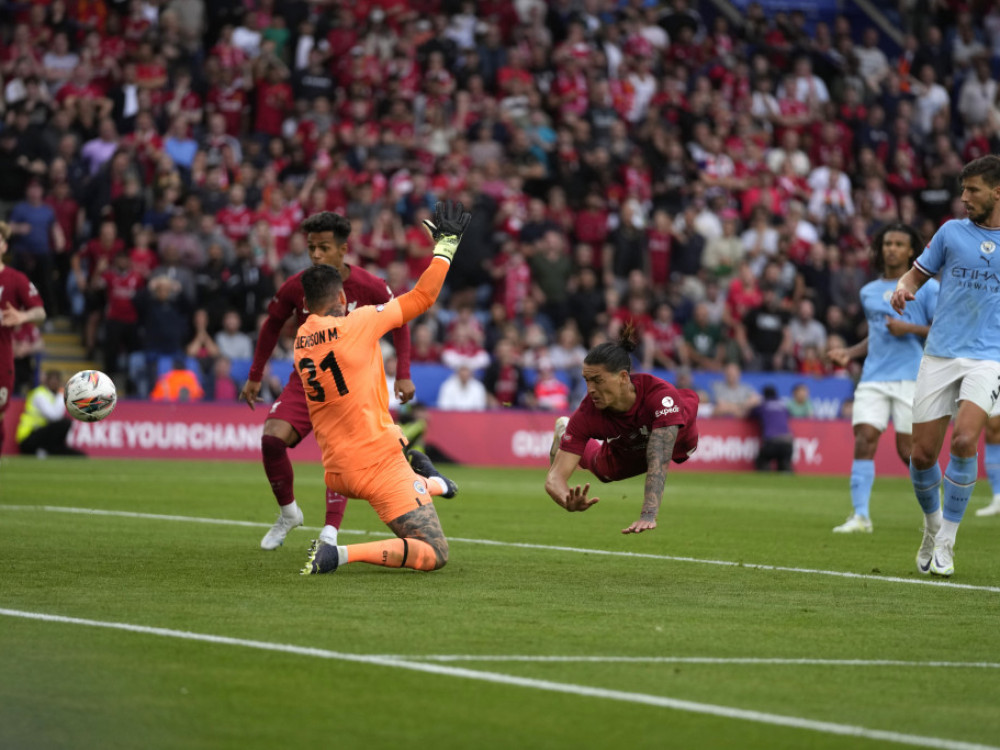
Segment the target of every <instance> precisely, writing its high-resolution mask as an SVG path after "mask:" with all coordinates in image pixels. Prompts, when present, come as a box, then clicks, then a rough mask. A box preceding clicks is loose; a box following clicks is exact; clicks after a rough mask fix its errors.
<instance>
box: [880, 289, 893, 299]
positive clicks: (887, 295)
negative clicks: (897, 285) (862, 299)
mask: <svg viewBox="0 0 1000 750" xmlns="http://www.w3.org/2000/svg"><path fill="white" fill-rule="evenodd" d="M893 291H895V290H893V289H886V290H885V291H884V292H882V301H883V302H888V301H889V300H891V299H892V293H893Z"/></svg>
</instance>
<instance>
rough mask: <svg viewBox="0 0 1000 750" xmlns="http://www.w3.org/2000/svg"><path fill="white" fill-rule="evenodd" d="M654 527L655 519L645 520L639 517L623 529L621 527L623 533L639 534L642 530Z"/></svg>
mask: <svg viewBox="0 0 1000 750" xmlns="http://www.w3.org/2000/svg"><path fill="white" fill-rule="evenodd" d="M655 528H656V520H655V519H654V520H652V521H645V520H643V519H641V518H640V519H639V520H638V521H633V522H632V524H631V525H630V526H629V527H628V528H625V529H622V533H623V534H641V533H642V532H644V531H652V530H653V529H655Z"/></svg>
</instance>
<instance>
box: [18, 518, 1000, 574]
mask: <svg viewBox="0 0 1000 750" xmlns="http://www.w3.org/2000/svg"><path fill="white" fill-rule="evenodd" d="M0 510H11V511H44V512H49V513H77V514H81V515H95V516H115V517H118V518H139V519H143V520H150V521H181V522H187V523H208V524H217V525H221V526H250V527H260V528H269V527H270V526H271V524H269V523H259V522H255V521H236V520H229V519H225V518H202V517H198V516H175V515H164V514H159V513H136V512H133V511H124V510H102V509H99V508H73V507H68V506H61V505H4V504H2V503H0ZM300 528H302V529H304V530H307V531H319V529H318V528H317V527H312V526H302V527H300ZM340 533H341V534H364V535H365V536H392V535H391V534H389V533H388V532H370V531H351V530H349V529H341V530H340ZM448 541H449V542H460V543H463V544H482V545H489V546H495V547H514V548H517V549H535V550H543V551H548V552H570V553H573V554H584V555H607V556H611V557H631V558H636V559H644V560H663V561H669V562H685V563H694V564H696V565H718V566H723V567H733V568H744V569H746V570H765V571H772V572H777V573H801V574H805V575H822V576H832V577H835V578H856V579H860V580H864V581H882V582H884V583H906V584H912V585H917V586H938V587H941V588H947V589H963V590H968V591H985V592H989V593H993V594H1000V586H977V585H974V584H970V583H953V582H951V581H937V580H934V579H929V578H901V577H899V576H874V575H867V574H864V573H850V572H847V571H843V570H822V569H819V568H795V567H790V566H785V565H767V564H763V563H744V562H737V561H733V560H706V559H702V558H697V557H680V556H676V555H654V554H651V553H647V552H623V551H618V550H602V549H594V548H590V549H582V548H580V547H564V546H558V545H550V544H531V543H528V542H504V541H499V540H494V539H467V538H463V537H453V536H449V537H448Z"/></svg>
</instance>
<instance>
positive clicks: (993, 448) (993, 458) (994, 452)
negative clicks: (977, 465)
mask: <svg viewBox="0 0 1000 750" xmlns="http://www.w3.org/2000/svg"><path fill="white" fill-rule="evenodd" d="M985 458H986V478H987V479H988V480H989V481H990V491H991V492H992V493H993V495H994V497H995V496H996V495H1000V443H987V444H986V456H985Z"/></svg>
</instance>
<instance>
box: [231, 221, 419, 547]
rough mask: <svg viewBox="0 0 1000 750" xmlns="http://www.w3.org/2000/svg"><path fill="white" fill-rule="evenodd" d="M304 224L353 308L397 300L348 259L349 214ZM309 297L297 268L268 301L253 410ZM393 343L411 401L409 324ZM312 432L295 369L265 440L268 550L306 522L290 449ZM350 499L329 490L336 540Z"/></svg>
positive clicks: (314, 254)
mask: <svg viewBox="0 0 1000 750" xmlns="http://www.w3.org/2000/svg"><path fill="white" fill-rule="evenodd" d="M301 229H302V231H303V232H304V233H305V235H306V243H307V245H308V247H309V255H310V257H311V259H312V262H313V265H327V266H332V267H333V268H336V269H337V270H338V271H339V272H340V275H341V278H342V279H343V287H344V294H345V295H346V296H347V303H346V305H347V311H348V312H350V311H351V310H353V309H354V308H355V306H357V305H378V304H384V303H386V302H388V301H389V300H391V299H392V292H391V291H390V290H389V288H388V287H387V286H386V284H385V282H384V281H383V280H382V279H380V278H378V277H377V276H374V275H372V274H370V273H368V272H367V271H365V270H364V269H363V268H357V267H355V266H351V265H350V264H348V263H347V262H345V260H344V257H345V256H346V254H347V249H348V248H347V238H348V237H349V236H350V234H351V223H350V222H349V221H348V220H347V219H346V218H344V217H343V216H340V215H339V214H335V213H332V212H330V211H323V212H321V213H318V214H314V215H313V216H310V217H309V218H307V219H306V220H305V221H303V222H302V226H301ZM304 299H305V297H304V294H303V291H302V273H298V274H296V275H295V276H292V277H291V278H290V279H288V280H287V281H286V282H285V283H284V284H282V285H281V288H280V289H279V290H278V293H277V294H276V295H275V296H274V298H273V299H272V300H271V302H270V304H269V305H268V308H267V320H266V321H265V322H264V325H263V326H262V327H261V330H260V335H259V336H258V338H257V345H256V348H255V349H254V357H253V364H252V366H251V367H250V374H249V376H248V378H247V382H246V383H245V384H244V386H243V389H242V391H241V392H240V398H241V399H243V400H244V401H246V402H247V404H249V405H250V408H251V409H253V408H254V405H255V404H256V402H257V401H259V400H260V399H259V398H258V396H259V394H260V383H261V378H262V377H263V374H264V365H265V364H266V363H267V360H268V358H269V357H270V356H271V353H272V352H273V351H274V347H275V344H277V342H278V336H279V335H280V333H281V329H282V327H283V326H284V325H285V323H286V322H287V321H288V320H289V319H290V318H292V317H294V318H295V320H296V324H297V325H302V323H303V322H304V321H305V320H306V317H307V316H308V314H309V313H308V310H307V306H306V305H305V303H304ZM393 343H394V345H395V347H396V356H397V370H396V374H397V377H396V385H395V389H394V390H395V392H396V397H397V398H398V399H399V400H400V401H401V402H403V403H406V402H407V401H409V400H410V399H411V398H413V395H414V393H415V392H416V389H415V388H414V386H413V381H412V380H410V330H409V328H408V327H407V326H405V325H403V326H401V327H400V328H398V329H396V330H395V331H394V332H393ZM311 431H312V425H311V424H310V422H309V409H308V407H307V406H306V399H305V394H304V393H303V390H302V380H301V379H300V378H299V376H298V375H297V374H296V373H294V372H293V373H292V374H291V375H290V377H289V379H288V383H287V384H286V385H285V387H284V389H283V390H282V391H281V395H280V396H278V398H277V400H276V401H275V402H274V405H273V406H272V407H271V411H270V413H269V414H268V416H267V419H266V420H265V422H264V434H263V436H262V437H261V441H260V447H261V454H262V458H263V462H264V473H265V474H267V479H268V481H269V482H270V483H271V491H272V492H273V493H274V497H275V500H277V501H278V505H279V507H280V510H279V513H278V520H277V521H275V523H274V525H273V526H272V527H271V529H270V530H269V531H268V532H267V534H265V535H264V538H263V539H262V540H261V542H260V546H261V547H262V548H263V549H267V550H271V549H277V548H278V547H280V546H281V545H282V543H284V541H285V537H286V536H287V534H288V532H289V531H291V530H292V529H293V528H295V527H296V526H300V525H301V524H302V521H303V517H302V511H301V509H300V508H299V506H298V503H296V502H295V493H294V487H293V481H294V472H293V470H292V462H291V460H290V459H289V456H288V449H289V448H294V447H295V446H296V445H298V444H299V443H300V442H301V441H302V439H303V438H305V437H306V436H307V435H308V434H309V433H310V432H311ZM346 504H347V498H346V497H344V496H343V495H338V494H336V493H334V492H330V491H328V492H327V493H326V521H325V524H324V526H323V532H322V536H323V538H324V539H326V540H328V541H329V542H330V543H332V544H336V541H337V530H338V529H339V528H340V524H341V522H342V521H343V519H344V508H345V506H346Z"/></svg>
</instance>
